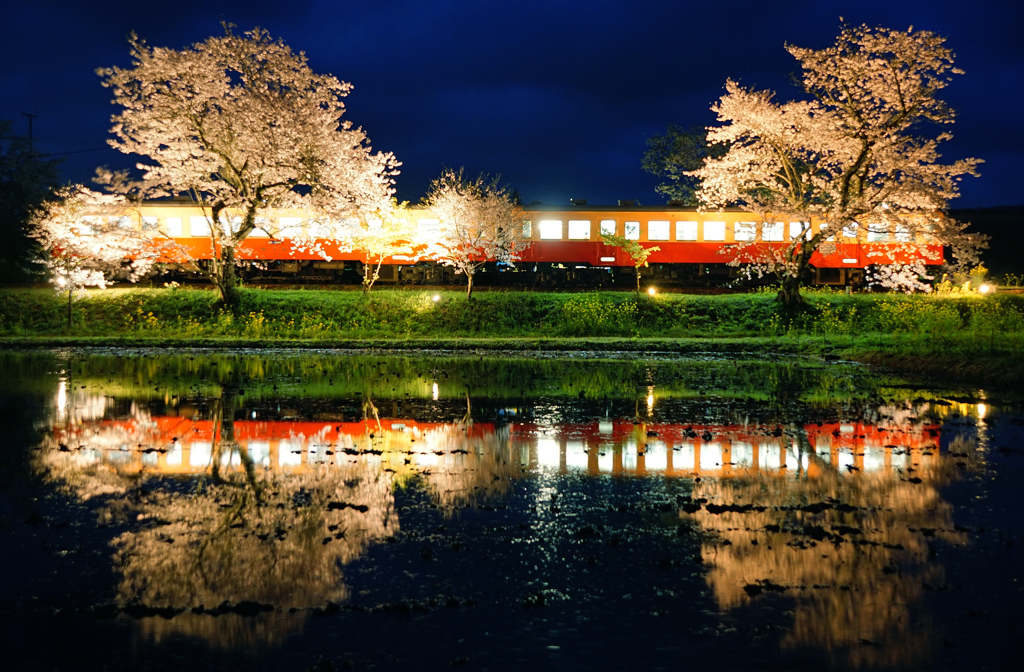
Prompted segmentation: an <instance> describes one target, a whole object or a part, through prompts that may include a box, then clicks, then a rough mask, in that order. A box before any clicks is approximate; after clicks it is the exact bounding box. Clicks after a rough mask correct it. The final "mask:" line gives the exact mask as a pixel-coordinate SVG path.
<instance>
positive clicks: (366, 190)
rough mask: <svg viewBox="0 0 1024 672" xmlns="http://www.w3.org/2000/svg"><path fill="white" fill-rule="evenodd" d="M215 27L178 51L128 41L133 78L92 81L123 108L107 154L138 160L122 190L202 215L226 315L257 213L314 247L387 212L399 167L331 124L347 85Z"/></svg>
mask: <svg viewBox="0 0 1024 672" xmlns="http://www.w3.org/2000/svg"><path fill="white" fill-rule="evenodd" d="M224 28H225V34H224V35H223V36H222V37H211V38H209V39H207V40H206V41H205V42H201V43H198V44H194V45H192V46H191V47H187V48H185V49H181V50H175V49H167V48H161V47H150V46H149V45H147V44H146V43H145V42H144V41H143V40H142V39H141V38H139V37H138V36H136V35H134V34H133V35H132V36H131V37H130V40H129V41H130V44H131V54H132V59H133V63H132V67H130V68H117V67H114V68H107V69H101V70H99V71H98V73H99V74H100V75H101V76H102V77H103V78H104V82H103V83H104V86H107V87H108V88H110V89H111V90H112V91H113V93H114V102H115V103H116V104H117V105H120V106H121V108H122V109H121V112H120V113H119V114H117V115H115V116H114V117H113V122H114V126H113V128H112V132H113V134H114V136H115V139H113V140H111V141H110V143H111V145H112V146H113V147H115V148H116V149H119V150H120V151H122V152H125V153H126V154H138V155H141V156H143V157H146V159H147V160H146V161H145V162H141V163H139V164H138V168H139V169H140V170H142V171H143V175H142V179H141V180H140V181H138V182H135V183H134V184H132V185H131V188H133V189H135V190H137V192H138V193H139V194H140V195H141V196H144V197H147V198H155V197H166V196H174V195H179V194H187V195H188V196H190V197H191V198H192V199H193V200H194V201H195V203H196V204H197V205H199V206H201V207H202V208H204V209H205V210H206V212H207V213H208V217H209V220H210V222H211V226H210V231H211V237H212V239H213V245H214V250H215V254H214V258H213V261H212V264H211V266H210V268H209V271H208V272H209V276H210V279H211V280H212V281H213V282H214V283H215V284H216V285H217V287H218V288H219V289H220V292H221V296H222V298H223V300H224V302H225V304H227V305H228V306H232V307H234V306H237V304H238V301H239V295H238V290H237V281H236V272H235V265H236V250H237V248H238V246H239V244H241V243H242V241H244V240H245V239H246V237H248V236H249V234H250V233H251V232H252V231H253V229H254V228H256V227H257V226H260V225H261V224H260V223H258V221H257V218H258V216H259V213H260V212H261V211H264V210H266V209H268V208H284V207H302V208H306V209H307V210H308V211H310V212H312V213H315V214H316V216H317V218H318V221H319V222H320V226H318V237H321V238H323V237H332V236H331V233H330V231H329V230H325V227H326V228H327V229H330V227H331V226H332V225H333V224H335V223H340V222H342V221H343V220H344V219H345V218H348V217H363V216H368V215H370V214H372V213H375V212H377V211H378V210H381V209H385V208H387V207H388V206H389V205H390V197H391V194H392V191H393V190H392V184H393V178H394V176H395V175H396V174H397V166H398V165H399V164H398V162H397V161H396V160H395V158H394V156H393V155H391V154H387V153H384V154H382V153H379V152H378V153H372V152H371V148H370V146H369V144H368V142H367V137H366V134H365V133H364V132H363V131H362V129H360V128H356V127H353V126H352V124H351V123H350V122H348V121H342V120H341V116H342V114H343V113H344V111H345V106H344V104H343V102H342V98H344V97H345V96H346V95H348V93H349V91H350V90H351V88H352V87H351V85H350V84H348V83H346V82H342V81H340V80H338V79H337V78H335V77H333V76H331V75H318V74H315V73H314V72H313V71H312V70H311V69H310V67H309V65H308V63H307V59H306V56H305V54H303V53H302V52H298V53H296V52H293V51H292V50H291V49H290V48H289V47H288V46H287V45H285V44H284V43H283V42H281V41H279V40H278V41H275V40H273V39H272V38H271V37H270V35H269V34H268V33H267V32H266V31H264V30H261V29H259V28H256V29H253V30H252V31H250V32H247V33H245V34H244V35H235V34H234V33H233V32H232V30H231V28H232V27H231V26H230V25H228V24H225V26H224ZM270 233H271V235H273V233H274V232H273V231H270ZM301 245H302V243H300V246H301Z"/></svg>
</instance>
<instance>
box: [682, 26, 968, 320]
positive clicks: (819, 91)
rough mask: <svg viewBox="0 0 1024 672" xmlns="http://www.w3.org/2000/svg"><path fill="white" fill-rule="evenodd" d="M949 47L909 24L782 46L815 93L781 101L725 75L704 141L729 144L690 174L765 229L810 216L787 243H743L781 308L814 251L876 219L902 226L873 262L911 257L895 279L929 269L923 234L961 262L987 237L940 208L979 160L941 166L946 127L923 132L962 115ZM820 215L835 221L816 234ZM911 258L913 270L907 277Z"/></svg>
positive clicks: (715, 203) (711, 195) (718, 201)
mask: <svg viewBox="0 0 1024 672" xmlns="http://www.w3.org/2000/svg"><path fill="white" fill-rule="evenodd" d="M943 43H944V38H942V37H939V36H937V35H935V34H933V33H930V32H928V31H914V30H913V28H911V29H909V30H907V31H905V32H902V31H896V30H891V29H888V28H868V27H867V26H859V27H850V26H846V25H844V26H843V27H842V30H841V32H840V34H839V37H838V38H837V39H836V42H835V44H834V45H833V46H831V47H828V48H825V49H821V50H814V49H805V48H801V47H795V46H792V45H787V46H786V49H787V51H789V53H791V54H792V55H793V56H794V57H795V58H796V59H797V60H798V61H799V62H800V65H801V67H802V68H803V78H802V84H803V89H804V91H805V92H806V93H807V94H808V98H809V99H808V100H803V101H793V102H788V103H781V104H780V103H777V102H775V101H774V100H773V96H774V94H773V93H772V92H769V91H754V90H750V89H745V88H743V87H741V86H739V85H738V84H737V83H735V82H733V81H731V80H730V81H728V82H727V83H726V94H725V95H724V96H722V98H721V99H720V100H719V101H718V103H716V104H715V105H714V106H713V107H712V110H713V111H714V112H716V113H717V114H718V121H719V122H720V124H721V125H719V126H716V127H712V128H710V129H709V133H708V141H709V142H710V143H712V144H713V145H724V146H726V147H727V148H728V149H727V151H726V152H725V154H724V156H721V157H720V158H716V157H714V156H711V157H709V158H708V159H707V160H706V161H705V163H704V165H703V166H702V167H701V168H699V169H698V170H695V171H692V173H690V174H691V175H692V176H693V177H695V178H697V179H699V180H700V183H701V185H700V188H699V189H698V191H697V198H698V199H699V201H700V202H701V204H702V206H703V207H705V208H719V209H720V208H722V207H724V206H727V205H738V206H740V207H743V208H745V209H748V210H749V211H751V212H752V213H754V215H755V216H756V217H757V219H758V221H757V222H756V226H757V229H758V230H759V231H760V232H761V233H762V234H763V230H764V227H765V226H767V225H769V224H771V223H774V222H781V221H789V220H793V221H800V222H804V224H803V227H802V230H801V231H799V232H795V235H792V236H791V240H790V241H789V242H788V244H786V245H784V246H782V247H783V249H781V250H780V249H779V248H778V247H775V248H774V249H773V248H771V246H767V245H759V244H749V243H744V244H740V245H738V246H737V247H738V249H737V250H736V252H737V254H736V257H735V261H734V263H753V264H755V265H757V266H758V270H759V271H764V270H768V271H771V272H774V273H775V274H776V276H777V277H778V278H779V281H780V285H781V289H780V292H779V299H780V301H781V302H782V303H783V304H785V305H787V306H794V305H797V304H800V303H802V298H801V296H800V287H801V283H802V280H803V277H804V275H805V273H806V272H807V270H808V269H809V265H810V260H811V256H812V255H813V254H814V253H815V252H821V253H822V254H829V253H831V252H833V251H834V250H835V242H836V239H835V236H836V234H837V233H838V232H839V231H840V230H844V231H845V232H847V233H849V234H851V235H853V234H855V235H858V236H861V237H863V236H864V235H865V234H866V229H867V227H868V226H869V224H870V225H871V226H872V227H879V229H881V231H880V232H882V233H885V234H889V232H890V231H891V232H894V236H895V239H896V242H897V243H902V245H896V246H890V247H889V249H890V250H891V251H892V253H893V257H892V258H888V259H886V258H879V259H878V260H877V261H878V263H880V264H886V263H888V264H892V263H894V262H899V263H902V264H903V268H902V269H901V270H899V271H897V272H896V273H895V275H893V276H892V277H894V278H898V277H900V276H901V275H902V276H906V277H909V276H913V275H916V273H917V272H923V270H924V267H923V262H924V261H926V257H927V254H928V249H927V248H926V247H923V246H922V245H920V244H919V243H921V242H922V241H933V242H935V243H939V244H944V245H951V246H953V248H954V254H958V255H966V256H962V257H961V258H969V257H970V256H971V255H973V254H976V251H977V248H978V246H979V245H981V244H983V242H984V241H983V239H982V237H980V236H978V235H977V234H969V233H967V232H965V231H964V230H963V229H962V227H956V226H952V225H950V224H948V223H947V222H946V221H945V219H944V218H943V217H942V216H941V213H940V211H941V210H942V208H944V207H945V206H946V204H947V202H948V201H949V199H951V198H954V197H956V196H957V195H958V182H959V180H960V178H961V177H962V176H963V175H976V174H977V173H976V166H977V165H978V164H979V163H980V161H979V160H977V159H964V160H960V161H955V162H952V163H948V164H944V163H940V162H939V158H940V154H939V152H938V147H939V144H940V143H941V142H943V141H945V140H948V139H949V138H950V137H951V136H950V134H949V133H948V132H941V131H940V132H938V133H935V134H933V135H931V136H928V135H925V134H923V133H922V127H923V126H924V125H925V124H934V125H935V126H936V127H941V126H945V125H948V124H952V123H953V121H954V114H953V111H952V110H951V109H950V108H949V107H947V106H946V104H945V103H943V102H942V101H941V100H939V98H938V97H937V94H938V92H939V91H940V90H941V89H943V88H944V87H946V86H947V85H948V84H949V82H950V81H951V80H952V76H953V75H954V74H961V71H960V70H957V69H956V68H954V67H953V53H952V52H951V51H950V50H949V49H948V48H947V47H945V46H944V44H943ZM815 220H817V221H818V222H822V223H824V224H827V226H824V225H823V226H821V228H820V229H819V231H817V232H814V230H813V229H812V227H811V225H810V222H812V221H815ZM757 237H758V238H762V239H764V236H763V235H758V236H757ZM755 240H756V238H755ZM896 257H899V259H897V258H896ZM900 259H902V260H903V261H900ZM908 265H910V266H911V267H912V268H913V269H914V271H915V272H914V273H909V274H908V273H906V267H907V266H908Z"/></svg>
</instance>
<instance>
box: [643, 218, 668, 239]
mask: <svg viewBox="0 0 1024 672" xmlns="http://www.w3.org/2000/svg"><path fill="white" fill-rule="evenodd" d="M668 230H669V229H668V222H662V221H653V222H647V240H668Z"/></svg>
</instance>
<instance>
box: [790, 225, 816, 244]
mask: <svg viewBox="0 0 1024 672" xmlns="http://www.w3.org/2000/svg"><path fill="white" fill-rule="evenodd" d="M801 233H802V234H804V237H806V238H807V240H810V239H811V236H813V235H814V231H813V230H812V229H811V223H810V222H790V223H789V239H790V240H796V239H797V238H799V237H800V234H801Z"/></svg>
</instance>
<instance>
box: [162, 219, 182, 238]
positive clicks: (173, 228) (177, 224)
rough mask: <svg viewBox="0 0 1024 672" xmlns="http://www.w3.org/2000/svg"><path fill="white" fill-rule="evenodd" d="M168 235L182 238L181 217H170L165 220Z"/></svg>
mask: <svg viewBox="0 0 1024 672" xmlns="http://www.w3.org/2000/svg"><path fill="white" fill-rule="evenodd" d="M164 226H166V227H167V235H168V237H170V238H181V217H168V218H167V219H165V220H164Z"/></svg>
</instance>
